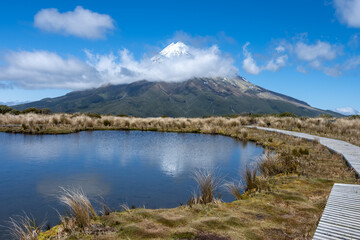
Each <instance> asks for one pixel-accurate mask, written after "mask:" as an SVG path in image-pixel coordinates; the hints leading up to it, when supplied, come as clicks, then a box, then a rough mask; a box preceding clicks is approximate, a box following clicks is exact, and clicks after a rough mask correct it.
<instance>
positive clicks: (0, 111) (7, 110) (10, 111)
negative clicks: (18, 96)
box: [0, 105, 51, 115]
mask: <svg viewBox="0 0 360 240" xmlns="http://www.w3.org/2000/svg"><path fill="white" fill-rule="evenodd" d="M6 113H8V114H12V115H19V114H27V113H36V114H51V111H50V109H47V108H43V109H37V108H33V107H32V108H27V109H25V110H23V111H19V110H16V109H13V108H11V107H9V106H6V105H0V114H6Z"/></svg>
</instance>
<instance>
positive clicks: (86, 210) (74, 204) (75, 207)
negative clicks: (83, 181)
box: [59, 188, 97, 229]
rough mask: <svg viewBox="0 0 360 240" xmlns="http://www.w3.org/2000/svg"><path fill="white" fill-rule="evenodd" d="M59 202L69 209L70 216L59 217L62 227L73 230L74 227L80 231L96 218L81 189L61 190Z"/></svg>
mask: <svg viewBox="0 0 360 240" xmlns="http://www.w3.org/2000/svg"><path fill="white" fill-rule="evenodd" d="M61 190H62V191H61V194H60V196H59V200H60V201H61V202H62V203H63V204H65V205H66V206H67V207H69V209H70V213H71V215H70V216H65V217H60V218H61V220H62V223H63V224H64V227H65V228H67V229H73V228H74V227H75V226H76V227H79V228H80V229H82V228H84V227H89V226H90V224H91V220H92V219H94V218H96V217H97V214H96V212H95V210H94V208H93V206H92V205H91V203H90V201H89V199H88V198H87V197H86V195H85V194H84V192H83V191H82V190H81V189H72V190H69V189H65V188H61Z"/></svg>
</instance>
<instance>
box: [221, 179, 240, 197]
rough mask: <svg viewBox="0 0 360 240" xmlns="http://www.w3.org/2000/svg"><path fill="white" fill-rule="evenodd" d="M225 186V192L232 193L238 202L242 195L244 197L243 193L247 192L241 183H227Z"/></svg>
mask: <svg viewBox="0 0 360 240" xmlns="http://www.w3.org/2000/svg"><path fill="white" fill-rule="evenodd" d="M223 186H224V188H225V190H227V191H228V192H229V193H231V194H232V195H233V196H234V197H235V198H236V200H240V199H241V195H242V193H243V191H244V190H245V187H244V185H243V184H242V183H241V182H240V181H239V182H238V183H235V182H226V183H224V185H223Z"/></svg>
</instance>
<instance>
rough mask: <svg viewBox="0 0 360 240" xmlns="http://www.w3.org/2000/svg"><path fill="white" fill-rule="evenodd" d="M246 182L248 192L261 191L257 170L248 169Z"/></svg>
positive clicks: (245, 174) (245, 176)
mask: <svg viewBox="0 0 360 240" xmlns="http://www.w3.org/2000/svg"><path fill="white" fill-rule="evenodd" d="M244 181H245V184H246V191H251V190H257V189H259V179H258V178H257V168H253V169H251V168H249V167H246V169H245V173H244Z"/></svg>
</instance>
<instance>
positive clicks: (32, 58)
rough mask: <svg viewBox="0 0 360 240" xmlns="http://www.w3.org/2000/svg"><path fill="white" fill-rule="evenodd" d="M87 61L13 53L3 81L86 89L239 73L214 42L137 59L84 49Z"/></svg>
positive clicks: (125, 53) (3, 69)
mask: <svg viewBox="0 0 360 240" xmlns="http://www.w3.org/2000/svg"><path fill="white" fill-rule="evenodd" d="M85 54H86V60H85V61H81V60H79V59H77V58H75V57H71V56H70V57H62V56H60V55H58V54H56V53H54V52H48V51H19V52H10V53H8V54H7V55H6V56H5V57H4V63H5V64H4V65H3V66H1V67H0V83H4V82H10V83H11V84H13V85H15V86H18V87H21V88H29V89H36V88H58V89H71V90H75V89H86V88H92V87H99V86H101V85H104V84H109V83H111V84H122V83H130V82H134V81H138V80H144V79H145V80H149V81H168V82H173V81H183V80H187V79H190V78H193V77H232V76H235V75H236V74H237V73H238V69H237V68H236V67H235V66H234V61H233V59H232V58H231V57H230V56H228V55H226V54H223V53H222V52H221V51H220V50H219V48H218V47H217V46H216V45H214V46H212V47H209V48H194V47H190V46H189V47H188V53H187V54H184V55H180V56H175V57H171V58H168V57H163V59H162V60H161V61H154V60H153V59H151V58H149V57H143V58H142V59H140V60H136V59H135V58H134V57H133V55H132V53H131V52H129V51H128V50H127V49H124V50H121V51H119V52H118V53H117V54H113V53H110V54H107V55H100V54H96V53H92V52H90V51H87V50H86V51H85Z"/></svg>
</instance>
